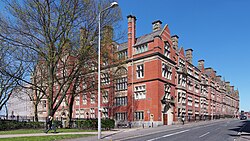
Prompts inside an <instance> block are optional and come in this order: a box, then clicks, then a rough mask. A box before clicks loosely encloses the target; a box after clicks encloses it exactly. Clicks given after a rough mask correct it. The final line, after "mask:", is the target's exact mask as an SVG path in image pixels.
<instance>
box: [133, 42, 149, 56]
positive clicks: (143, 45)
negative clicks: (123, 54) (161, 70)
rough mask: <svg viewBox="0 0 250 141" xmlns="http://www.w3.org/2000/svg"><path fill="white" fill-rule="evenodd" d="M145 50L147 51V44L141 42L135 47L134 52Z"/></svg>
mask: <svg viewBox="0 0 250 141" xmlns="http://www.w3.org/2000/svg"><path fill="white" fill-rule="evenodd" d="M145 51H148V45H147V44H142V45H139V46H137V47H135V54H139V53H143V52H145Z"/></svg>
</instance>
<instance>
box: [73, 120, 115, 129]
mask: <svg viewBox="0 0 250 141" xmlns="http://www.w3.org/2000/svg"><path fill="white" fill-rule="evenodd" d="M101 124H102V128H103V129H105V130H110V129H112V128H114V127H115V120H113V119H102V120H101ZM76 126H77V127H78V128H81V129H97V128H98V120H97V119H87V120H77V121H76Z"/></svg>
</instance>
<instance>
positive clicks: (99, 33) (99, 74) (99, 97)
mask: <svg viewBox="0 0 250 141" xmlns="http://www.w3.org/2000/svg"><path fill="white" fill-rule="evenodd" d="M116 6H118V3H117V2H112V3H111V4H110V6H109V7H107V8H105V9H103V10H102V11H100V12H99V14H98V29H99V31H98V140H99V139H101V14H102V12H104V11H106V10H108V9H110V8H114V7H116Z"/></svg>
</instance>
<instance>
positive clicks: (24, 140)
mask: <svg viewBox="0 0 250 141" xmlns="http://www.w3.org/2000/svg"><path fill="white" fill-rule="evenodd" d="M88 136H94V135H83V134H79V135H55V136H49V135H48V136H36V137H15V138H0V141H55V140H62V139H73V138H81V137H88Z"/></svg>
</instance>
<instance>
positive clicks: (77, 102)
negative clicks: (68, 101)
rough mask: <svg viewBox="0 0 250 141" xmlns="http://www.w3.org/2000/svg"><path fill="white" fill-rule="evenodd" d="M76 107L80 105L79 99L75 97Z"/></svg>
mask: <svg viewBox="0 0 250 141" xmlns="http://www.w3.org/2000/svg"><path fill="white" fill-rule="evenodd" d="M76 105H80V98H79V96H77V97H76Z"/></svg>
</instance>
